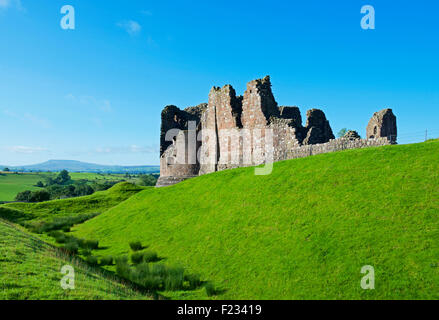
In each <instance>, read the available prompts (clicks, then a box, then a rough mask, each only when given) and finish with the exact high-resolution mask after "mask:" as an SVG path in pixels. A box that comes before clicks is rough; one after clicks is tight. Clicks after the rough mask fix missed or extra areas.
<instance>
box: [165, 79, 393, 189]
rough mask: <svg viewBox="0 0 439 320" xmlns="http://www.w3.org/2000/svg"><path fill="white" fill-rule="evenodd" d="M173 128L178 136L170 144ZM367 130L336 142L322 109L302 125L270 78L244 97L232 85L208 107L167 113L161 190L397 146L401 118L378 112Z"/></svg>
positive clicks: (217, 91) (214, 92)
mask: <svg viewBox="0 0 439 320" xmlns="http://www.w3.org/2000/svg"><path fill="white" fill-rule="evenodd" d="M172 129H176V131H177V132H178V134H176V136H175V137H173V138H171V139H170V140H171V141H167V140H169V137H168V136H167V135H168V134H169V130H171V131H173V130H172ZM367 130H368V137H367V138H368V139H359V136H358V134H354V132H351V134H350V135H349V136H347V137H346V138H340V139H335V137H334V134H333V132H332V129H331V126H330V124H329V121H328V120H327V119H326V116H325V113H324V112H323V111H322V110H319V109H311V110H308V112H307V119H306V125H305V126H303V125H302V117H301V114H300V110H299V108H298V107H295V106H294V107H289V106H281V107H278V104H277V102H276V100H275V98H274V96H273V93H272V91H271V82H270V77H268V76H267V77H265V78H263V79H258V80H253V81H250V82H249V83H248V84H247V88H246V91H245V92H244V95H243V96H236V92H235V90H234V89H233V87H232V86H230V85H226V86H224V87H222V88H219V87H213V88H212V89H211V91H210V93H209V99H208V103H207V104H206V103H203V104H200V105H198V106H196V107H190V108H186V109H184V110H180V109H179V108H177V107H176V106H167V107H166V108H165V109H164V110H163V112H162V125H161V135H160V178H159V180H158V182H157V186H167V185H172V184H175V183H177V182H180V181H183V180H185V179H187V178H190V177H194V176H197V175H202V174H207V173H211V172H215V171H219V170H225V169H231V168H236V167H243V166H253V165H259V164H262V163H265V162H271V161H273V162H276V161H281V160H287V159H295V158H303V157H307V156H310V155H315V154H321V153H328V152H333V151H339V150H345V149H355V148H364V147H369V146H382V145H388V144H392V143H395V142H396V117H395V116H394V115H393V113H392V111H391V110H390V109H385V110H382V111H380V112H377V113H375V114H374V116H373V117H372V119H371V120H370V122H369V125H368V128H367ZM370 132H372V133H373V134H374V135H373V134H372V133H370ZM393 135H394V136H393ZM387 136H390V137H391V138H390V139H389V137H387ZM171 137H172V135H171ZM194 141H195V142H194ZM194 148H195V149H196V150H195V152H190V151H189V149H194ZM192 151H193V150H192ZM194 154H195V155H194Z"/></svg>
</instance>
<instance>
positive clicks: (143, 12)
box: [140, 10, 152, 17]
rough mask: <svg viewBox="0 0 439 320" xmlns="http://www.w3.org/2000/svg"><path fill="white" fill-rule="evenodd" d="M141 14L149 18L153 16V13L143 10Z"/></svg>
mask: <svg viewBox="0 0 439 320" xmlns="http://www.w3.org/2000/svg"><path fill="white" fill-rule="evenodd" d="M140 13H141V14H143V15H144V16H147V17H150V16H152V12H151V11H150V10H141V11H140Z"/></svg>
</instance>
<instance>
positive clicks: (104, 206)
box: [0, 182, 151, 223]
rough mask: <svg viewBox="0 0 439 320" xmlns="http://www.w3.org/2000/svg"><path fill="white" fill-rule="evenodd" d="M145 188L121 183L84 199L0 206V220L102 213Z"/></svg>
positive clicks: (41, 219) (46, 218)
mask: <svg viewBox="0 0 439 320" xmlns="http://www.w3.org/2000/svg"><path fill="white" fill-rule="evenodd" d="M147 188H148V187H141V186H137V185H134V184H131V183H128V182H123V183H119V184H117V185H115V186H113V187H112V188H110V189H108V190H106V191H98V192H95V193H93V194H92V195H89V196H85V197H78V198H69V199H63V200H53V201H47V202H41V203H9V204H5V205H3V206H0V218H4V219H8V220H9V221H12V222H16V223H17V222H24V221H33V222H39V221H48V220H53V219H54V218H59V217H65V216H72V215H78V214H91V213H102V212H104V211H106V210H108V209H109V208H111V207H114V206H116V205H117V204H119V203H120V202H123V201H125V200H127V199H128V198H129V197H131V196H132V195H133V194H136V193H138V192H140V191H142V190H145V189H147ZM149 188H151V187H149Z"/></svg>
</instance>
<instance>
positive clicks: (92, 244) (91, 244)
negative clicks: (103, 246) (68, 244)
mask: <svg viewBox="0 0 439 320" xmlns="http://www.w3.org/2000/svg"><path fill="white" fill-rule="evenodd" d="M84 248H86V249H90V250H96V249H97V248H99V241H97V240H85V241H84Z"/></svg>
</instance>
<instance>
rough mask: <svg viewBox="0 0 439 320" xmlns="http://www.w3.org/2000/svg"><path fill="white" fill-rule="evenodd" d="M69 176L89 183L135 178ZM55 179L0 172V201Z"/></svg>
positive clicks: (43, 175)
mask: <svg viewBox="0 0 439 320" xmlns="http://www.w3.org/2000/svg"><path fill="white" fill-rule="evenodd" d="M70 176H71V178H72V179H73V180H89V181H92V182H93V181H97V182H102V181H118V180H126V181H128V182H134V181H135V180H136V178H132V179H128V178H126V177H125V175H124V174H99V173H85V172H84V173H83V172H79V173H75V172H71V173H70ZM48 177H52V178H54V177H56V173H51V172H41V173H36V172H26V173H18V174H16V173H14V172H1V173H0V201H14V199H15V196H16V195H17V193H19V192H22V191H25V190H38V189H40V188H38V187H35V185H36V183H37V182H38V181H42V182H44V179H45V178H48Z"/></svg>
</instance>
